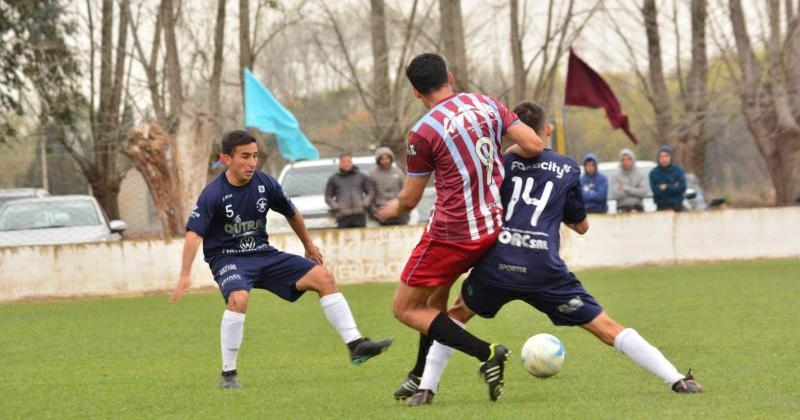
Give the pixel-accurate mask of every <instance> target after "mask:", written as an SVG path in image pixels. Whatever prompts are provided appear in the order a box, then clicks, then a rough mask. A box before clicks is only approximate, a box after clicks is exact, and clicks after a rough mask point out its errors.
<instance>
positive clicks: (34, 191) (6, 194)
mask: <svg viewBox="0 0 800 420" xmlns="http://www.w3.org/2000/svg"><path fill="white" fill-rule="evenodd" d="M49 195H50V194H49V193H48V192H47V191H46V190H43V189H41V188H3V189H0V206H2V205H3V203H6V202H8V201H11V200H20V199H23V198H40V197H48V196H49Z"/></svg>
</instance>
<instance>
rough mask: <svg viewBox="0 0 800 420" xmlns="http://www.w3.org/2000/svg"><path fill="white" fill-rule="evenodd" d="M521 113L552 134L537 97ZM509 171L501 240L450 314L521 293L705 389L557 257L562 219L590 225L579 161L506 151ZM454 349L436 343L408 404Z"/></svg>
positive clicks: (672, 379) (458, 316)
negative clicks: (603, 304) (611, 310)
mask: <svg viewBox="0 0 800 420" xmlns="http://www.w3.org/2000/svg"><path fill="white" fill-rule="evenodd" d="M514 111H515V113H516V114H517V115H518V116H519V119H520V120H521V121H522V122H523V123H525V124H526V125H528V126H530V127H532V128H534V129H535V130H536V132H537V133H541V134H542V137H543V138H544V139H547V138H549V137H550V133H551V132H552V127H551V126H550V125H549V124H546V123H545V117H544V110H543V109H542V108H541V106H539V105H538V104H535V103H533V102H523V103H521V104H519V105H517V106H516V107H515V108H514ZM504 160H505V166H506V168H505V169H506V173H507V178H506V180H505V182H504V183H503V185H502V187H501V188H500V194H501V197H502V200H503V203H504V205H505V216H504V217H505V225H504V226H503V228H502V229H503V231H502V233H501V234H500V236H499V237H498V240H497V243H496V244H494V246H493V247H492V248H491V249H490V250H489V251H488V252H486V254H485V255H484V256H483V258H482V259H481V260H480V261H479V262H478V264H476V265H475V268H474V269H473V270H472V272H471V273H470V275H469V277H468V278H467V279H466V280H465V281H464V283H463V284H462V286H461V295H460V296H459V299H458V300H457V301H456V304H455V306H454V307H453V308H451V309H450V311H449V312H448V315H450V316H451V317H452V318H453V319H455V320H458V321H459V322H462V323H466V322H467V321H469V320H470V319H471V318H472V317H473V316H474V315H475V314H478V315H479V316H481V317H483V318H493V317H494V316H495V314H497V312H498V311H499V310H500V309H501V308H502V307H503V306H504V305H505V304H506V303H508V302H511V301H514V300H521V301H523V302H525V303H527V304H529V305H531V306H533V307H534V308H536V309H537V310H539V311H541V312H543V313H545V314H547V316H548V317H549V318H550V320H551V321H552V322H553V324H555V325H566V326H580V327H582V328H583V329H585V330H586V331H589V332H590V333H592V334H593V335H595V336H596V337H597V338H598V339H600V340H601V341H602V342H604V343H605V344H607V345H609V346H614V347H615V348H617V349H618V350H619V351H620V352H621V353H623V354H624V355H626V356H628V357H629V358H630V359H631V360H633V362H635V363H636V364H638V365H639V366H641V367H643V368H645V369H647V370H648V371H650V372H651V373H653V374H654V375H656V376H658V377H659V378H661V380H663V381H664V382H665V383H666V384H668V385H669V386H671V388H672V390H673V391H675V392H678V393H697V392H701V391H702V390H703V387H702V386H701V385H700V384H698V383H697V382H696V381H695V380H694V378H693V377H692V375H691V371H690V373H688V374H686V375H683V374H681V373H680V372H678V370H677V369H676V368H675V366H673V365H672V363H670V361H669V360H667V358H666V357H664V355H663V354H662V353H661V352H660V351H659V350H658V349H657V348H656V347H654V346H652V345H651V344H650V343H649V342H647V340H645V339H644V338H643V337H642V336H640V335H639V333H638V332H636V330H634V329H632V328H625V327H623V326H622V325H620V324H619V323H617V322H616V321H614V320H613V319H612V318H611V317H610V316H609V315H608V314H607V313H606V312H605V311H604V310H603V308H602V307H601V306H600V304H599V303H597V301H596V300H595V299H594V297H593V296H592V295H590V294H589V292H587V291H586V289H584V288H583V286H582V285H581V282H580V281H579V280H578V279H577V277H575V275H574V274H573V273H571V272H570V271H569V269H568V268H567V265H566V264H565V263H564V261H563V260H562V259H561V257H560V256H559V253H558V250H559V247H560V242H561V241H560V233H559V230H560V228H561V224H562V223H563V224H564V225H566V226H567V227H569V228H570V229H572V230H574V231H575V232H577V233H578V234H581V235H583V234H584V233H586V231H587V230H588V229H589V221H588V219H587V218H586V209H585V207H584V204H583V198H582V194H581V186H580V166H578V164H577V163H576V162H575V161H574V160H573V159H572V158H570V157H568V156H563V155H560V154H558V153H556V152H554V151H552V150H550V149H545V150H544V152H543V153H542V154H541V155H540V156H538V157H536V158H534V159H528V158H524V157H520V156H518V155H515V154H507V155H506V156H505V159H504ZM452 354H453V350H452V349H450V348H448V347H446V346H443V345H442V344H441V343H434V344H433V346H431V349H430V352H429V354H428V357H427V362H426V366H425V369H424V372H423V375H422V380H421V382H420V384H419V389H417V391H416V393H414V395H413V396H412V397H411V398H409V399H408V400H407V401H406V405H408V406H412V407H413V406H419V405H426V404H431V403H433V397H434V393H435V392H437V391H438V388H439V379H440V377H441V375H442V373H443V372H444V369H445V367H446V366H447V361H448V360H449V358H450V356H451V355H452Z"/></svg>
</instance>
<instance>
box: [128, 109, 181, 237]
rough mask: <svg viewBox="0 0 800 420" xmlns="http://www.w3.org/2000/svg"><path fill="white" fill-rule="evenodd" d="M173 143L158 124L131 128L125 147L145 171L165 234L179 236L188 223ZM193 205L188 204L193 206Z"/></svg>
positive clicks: (133, 159) (132, 158) (139, 167)
mask: <svg viewBox="0 0 800 420" xmlns="http://www.w3.org/2000/svg"><path fill="white" fill-rule="evenodd" d="M174 151H175V148H174V142H173V140H172V138H171V137H170V135H169V134H168V133H167V132H166V131H164V129H162V128H161V126H159V125H158V124H150V125H149V126H147V127H145V128H143V129H136V130H131V132H130V134H129V135H128V145H127V147H126V148H125V150H124V153H125V155H127V156H128V157H129V158H130V159H131V160H132V161H133V164H134V166H135V167H136V169H137V170H138V171H139V173H141V174H142V177H143V178H144V181H145V183H147V188H148V190H149V191H150V197H152V199H153V205H154V207H155V208H156V213H157V214H158V218H159V220H160V221H161V226H162V228H163V231H164V235H165V236H167V237H178V236H182V235H183V233H184V226H185V223H186V218H185V212H184V201H185V200H184V196H183V188H182V186H181V182H180V179H179V176H178V169H177V166H176V165H175V161H174V157H173V154H174ZM191 208H193V207H191V206H190V207H189V209H191Z"/></svg>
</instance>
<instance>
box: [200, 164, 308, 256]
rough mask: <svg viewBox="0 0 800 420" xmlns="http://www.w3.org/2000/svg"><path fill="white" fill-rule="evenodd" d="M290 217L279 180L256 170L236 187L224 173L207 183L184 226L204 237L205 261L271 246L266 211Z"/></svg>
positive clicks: (292, 211) (289, 206) (288, 202)
mask: <svg viewBox="0 0 800 420" xmlns="http://www.w3.org/2000/svg"><path fill="white" fill-rule="evenodd" d="M270 209H272V210H275V211H277V212H278V213H280V214H282V215H284V216H286V217H293V216H294V214H295V209H294V205H293V204H292V202H291V200H289V198H288V197H286V194H285V193H284V192H283V188H281V186H280V184H278V181H277V180H276V179H275V178H273V177H271V176H269V175H267V174H265V173H264V172H262V171H260V170H256V171H255V173H254V174H253V178H252V179H251V180H250V182H248V183H247V184H245V185H242V186H241V187H237V186H234V185H232V184H231V183H230V182H228V178H226V177H225V173H224V172H223V173H222V174H220V175H219V176H217V177H216V178H214V180H213V181H211V183H210V184H208V185H207V186H206V188H205V189H204V190H203V192H202V193H201V194H200V197H199V198H198V199H197V204H196V205H195V206H194V209H193V210H192V214H191V215H190V216H189V221H188V222H187V223H186V229H187V230H191V231H193V232H195V233H197V234H198V235H200V236H202V237H203V254H204V255H205V259H206V261H207V262H209V263H211V261H212V260H213V259H214V258H215V257H218V256H222V255H232V256H241V255H250V254H262V253H264V252H265V251H269V250H271V249H272V247H270V245H269V241H268V237H267V228H266V226H267V212H268V211H269V210H270Z"/></svg>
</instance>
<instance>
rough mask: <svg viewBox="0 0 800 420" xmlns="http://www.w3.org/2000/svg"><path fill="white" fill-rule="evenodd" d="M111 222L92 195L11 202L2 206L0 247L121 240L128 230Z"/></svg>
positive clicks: (120, 224) (122, 223)
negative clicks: (123, 232)
mask: <svg viewBox="0 0 800 420" xmlns="http://www.w3.org/2000/svg"><path fill="white" fill-rule="evenodd" d="M127 227H128V226H127V225H126V224H125V222H123V221H121V220H112V221H111V222H109V221H108V218H106V215H105V212H103V209H102V208H101V207H100V206H99V205H98V204H97V200H95V198H94V197H92V196H89V195H63V196H54V197H42V198H28V199H21V200H14V201H10V202H7V203H6V204H4V205H3V206H2V207H0V247H3V246H26V245H59V244H75V243H86V242H106V241H118V240H120V239H122V236H121V235H120V234H121V233H122V231H124V230H125V229H127Z"/></svg>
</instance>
